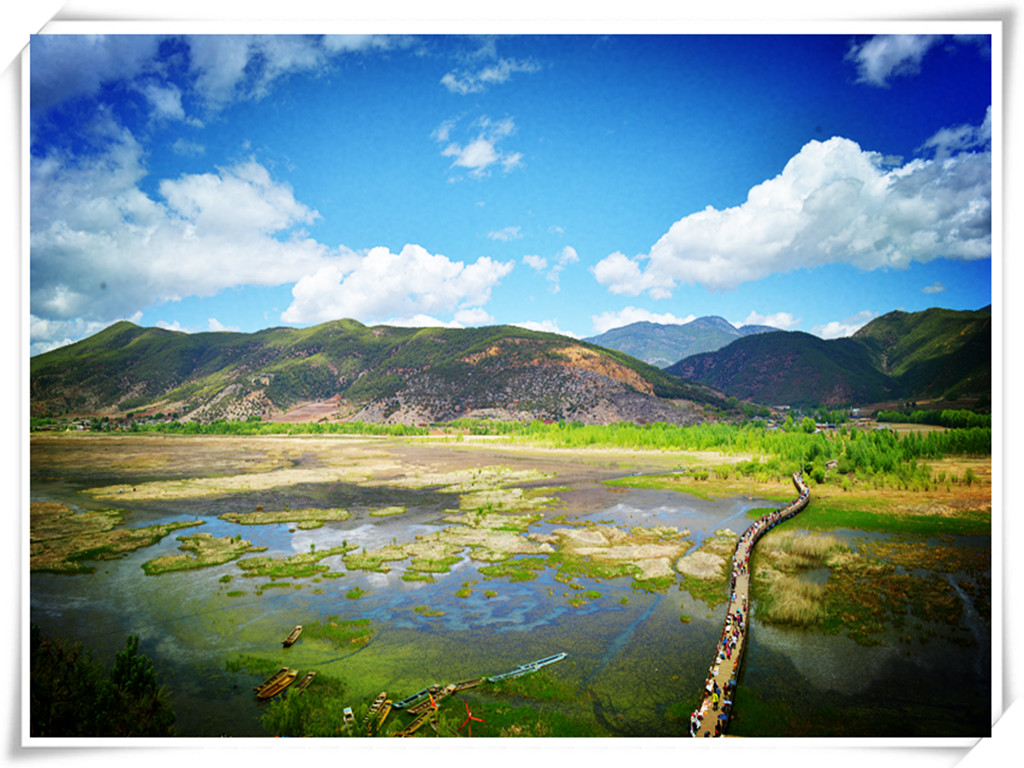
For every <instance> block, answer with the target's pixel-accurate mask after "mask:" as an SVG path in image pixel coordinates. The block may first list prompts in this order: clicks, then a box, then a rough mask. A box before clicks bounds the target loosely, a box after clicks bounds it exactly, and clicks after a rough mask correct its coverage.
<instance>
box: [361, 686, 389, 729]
mask: <svg viewBox="0 0 1024 768" xmlns="http://www.w3.org/2000/svg"><path fill="white" fill-rule="evenodd" d="M387 698H388V692H387V691H381V692H380V693H378V694H377V698H376V699H374V700H373V704H371V705H370V708H369V709H368V710H366V714H365V715H363V722H364V723H367V722H369V720H370V718H371V717H373V716H374V715H376V714H377V712H378V711H379V710H380V708H381V707H382V706H383V705H384V702H385V701H386V700H387Z"/></svg>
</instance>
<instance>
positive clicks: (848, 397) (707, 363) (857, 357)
mask: <svg viewBox="0 0 1024 768" xmlns="http://www.w3.org/2000/svg"><path fill="white" fill-rule="evenodd" d="M666 373H671V374H673V375H676V376H681V377H683V378H687V379H692V380H694V381H698V382H701V383H702V384H707V385H708V386H711V387H715V388H716V389H720V390H721V391H723V392H725V393H726V394H728V395H733V396H735V397H738V398H740V399H743V400H753V401H755V402H759V403H766V404H770V405H799V406H810V405H818V404H821V405H832V406H834V405H843V404H847V403H858V402H872V401H878V400H885V399H887V398H889V397H891V396H893V394H894V386H893V382H892V381H891V379H890V378H889V377H888V376H886V375H885V374H884V373H882V372H881V371H879V370H877V369H876V368H875V367H874V365H872V362H871V358H870V355H869V354H868V353H867V350H865V349H864V347H863V345H861V344H860V343H859V342H856V341H853V340H851V339H835V340H833V341H825V340H823V339H819V338H818V337H817V336H812V335H811V334H809V333H801V332H799V331H776V332H775V333H766V334H763V335H758V336H748V337H745V338H742V339H738V340H737V341H734V342H733V343H732V344H729V345H728V346H727V347H725V348H723V349H721V350H718V351H717V352H708V353H704V354H700V355H694V356H692V357H688V358H686V359H685V360H681V361H679V362H678V363H676V364H675V365H672V366H669V367H668V368H667V369H666Z"/></svg>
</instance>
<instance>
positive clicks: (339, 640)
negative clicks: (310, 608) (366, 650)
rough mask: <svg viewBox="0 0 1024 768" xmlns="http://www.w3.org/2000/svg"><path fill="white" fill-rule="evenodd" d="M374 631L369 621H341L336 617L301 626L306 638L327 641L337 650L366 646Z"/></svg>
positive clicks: (328, 617)
mask: <svg viewBox="0 0 1024 768" xmlns="http://www.w3.org/2000/svg"><path fill="white" fill-rule="evenodd" d="M376 631H377V630H376V629H375V628H374V627H372V626H371V622H370V619H341V618H339V617H338V616H337V615H332V616H327V617H326V618H325V619H323V620H316V621H312V622H309V623H307V624H303V629H302V632H303V634H304V635H305V636H306V637H308V638H316V639H324V640H327V641H329V642H331V643H332V644H334V645H335V646H337V647H338V648H343V647H348V646H353V645H355V646H363V645H366V644H367V643H368V642H370V640H372V639H373V636H374V634H375V633H376Z"/></svg>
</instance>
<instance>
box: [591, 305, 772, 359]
mask: <svg viewBox="0 0 1024 768" xmlns="http://www.w3.org/2000/svg"><path fill="white" fill-rule="evenodd" d="M777 330H778V328H773V327H771V326H769V325H744V326H741V327H740V328H737V327H736V326H734V325H733V324H732V323H730V322H729V321H728V320H726V319H725V318H724V317H717V316H714V315H712V316H708V317H698V318H697V319H696V320H691V321H690V322H688V323H686V324H684V325H678V324H662V323H651V322H647V321H641V322H638V323H631V324H630V325H624V326H622V327H621V328H613V329H611V330H610V331H606V332H604V333H602V334H600V335H599V336H591V337H589V338H586V339H584V341H588V342H590V343H591V344H597V345H599V346H602V347H607V348H609V349H617V350H619V351H620V352H625V353H626V354H627V355H632V356H633V357H635V358H637V359H639V360H643V361H644V362H645V363H649V364H650V365H656V366H658V367H659V368H667V367H668V366H670V365H672V364H673V363H675V362H677V361H679V360H682V359H683V358H685V357H689V356H690V355H696V354H698V353H700V352H714V351H715V350H716V349H721V348H722V347H724V346H725V345H726V344H729V343H731V342H733V341H735V340H736V339H740V338H743V337H744V336H750V335H752V334H755V333H771V332H773V331H777Z"/></svg>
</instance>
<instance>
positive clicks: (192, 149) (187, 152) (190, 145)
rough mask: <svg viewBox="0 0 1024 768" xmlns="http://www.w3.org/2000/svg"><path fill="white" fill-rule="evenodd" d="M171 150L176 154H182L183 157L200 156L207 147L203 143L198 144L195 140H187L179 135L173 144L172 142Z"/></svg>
mask: <svg viewBox="0 0 1024 768" xmlns="http://www.w3.org/2000/svg"><path fill="white" fill-rule="evenodd" d="M171 150H172V151H173V152H174V154H176V155H181V156H182V157H199V155H201V154H203V153H204V152H206V147H204V146H203V145H202V144H196V143H195V142H193V141H186V140H185V139H182V138H180V137H179V138H177V139H175V140H174V143H173V144H171Z"/></svg>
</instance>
